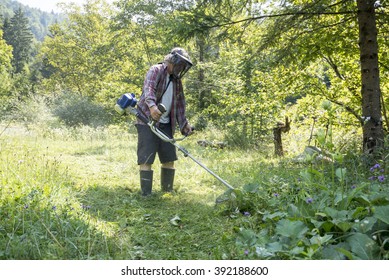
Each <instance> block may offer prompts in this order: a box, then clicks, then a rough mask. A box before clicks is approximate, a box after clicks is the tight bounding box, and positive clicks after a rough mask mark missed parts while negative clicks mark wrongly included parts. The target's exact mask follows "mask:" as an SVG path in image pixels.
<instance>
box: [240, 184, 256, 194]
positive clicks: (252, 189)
mask: <svg viewBox="0 0 389 280" xmlns="http://www.w3.org/2000/svg"><path fill="white" fill-rule="evenodd" d="M258 188H259V186H258V184H247V185H245V186H244V187H243V189H244V190H245V191H246V192H249V193H256V192H257V191H258Z"/></svg>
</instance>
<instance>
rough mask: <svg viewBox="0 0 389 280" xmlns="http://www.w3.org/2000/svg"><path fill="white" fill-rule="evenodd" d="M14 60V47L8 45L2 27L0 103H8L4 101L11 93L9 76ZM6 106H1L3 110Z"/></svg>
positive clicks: (0, 33)
mask: <svg viewBox="0 0 389 280" xmlns="http://www.w3.org/2000/svg"><path fill="white" fill-rule="evenodd" d="M11 60H12V47H11V46H9V45H7V44H6V42H5V40H4V39H3V31H2V30H1V29H0V101H1V102H0V103H1V104H6V103H5V102H3V101H2V99H3V97H6V96H8V95H9V93H10V88H11V80H10V77H9V73H10V69H11ZM2 109H4V108H0V110H2Z"/></svg>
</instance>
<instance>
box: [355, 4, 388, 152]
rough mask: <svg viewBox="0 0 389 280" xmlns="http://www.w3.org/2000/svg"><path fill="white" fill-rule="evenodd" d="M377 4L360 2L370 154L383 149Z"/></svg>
mask: <svg viewBox="0 0 389 280" xmlns="http://www.w3.org/2000/svg"><path fill="white" fill-rule="evenodd" d="M375 2H376V1H373V0H363V1H362V0H358V1H357V6H358V23H359V47H360V61H361V80H362V88H361V94H362V114H363V118H364V121H365V122H364V125H363V149H364V151H365V152H368V153H371V152H374V151H377V150H379V149H382V148H383V146H384V132H383V127H382V114H381V88H380V71H379V65H378V42H377V27H376V19H375Z"/></svg>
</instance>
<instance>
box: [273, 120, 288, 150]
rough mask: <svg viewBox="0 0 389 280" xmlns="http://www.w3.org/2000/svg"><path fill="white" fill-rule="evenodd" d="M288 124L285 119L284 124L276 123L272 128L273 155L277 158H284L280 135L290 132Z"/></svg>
mask: <svg viewBox="0 0 389 280" xmlns="http://www.w3.org/2000/svg"><path fill="white" fill-rule="evenodd" d="M290 123H291V121H289V118H288V117H285V123H282V122H278V123H277V126H276V127H275V128H273V137H274V138H273V140H274V154H275V155H276V156H277V157H282V156H284V148H283V146H282V136H281V134H282V133H286V132H288V131H289V130H290Z"/></svg>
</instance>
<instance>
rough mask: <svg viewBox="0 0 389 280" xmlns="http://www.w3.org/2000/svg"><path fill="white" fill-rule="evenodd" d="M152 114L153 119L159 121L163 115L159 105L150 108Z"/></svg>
mask: <svg viewBox="0 0 389 280" xmlns="http://www.w3.org/2000/svg"><path fill="white" fill-rule="evenodd" d="M150 114H151V118H152V119H153V120H155V121H156V122H158V121H159V119H160V118H161V116H162V113H161V111H160V110H159V109H158V107H157V106H155V105H154V106H152V107H151V108H150Z"/></svg>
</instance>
